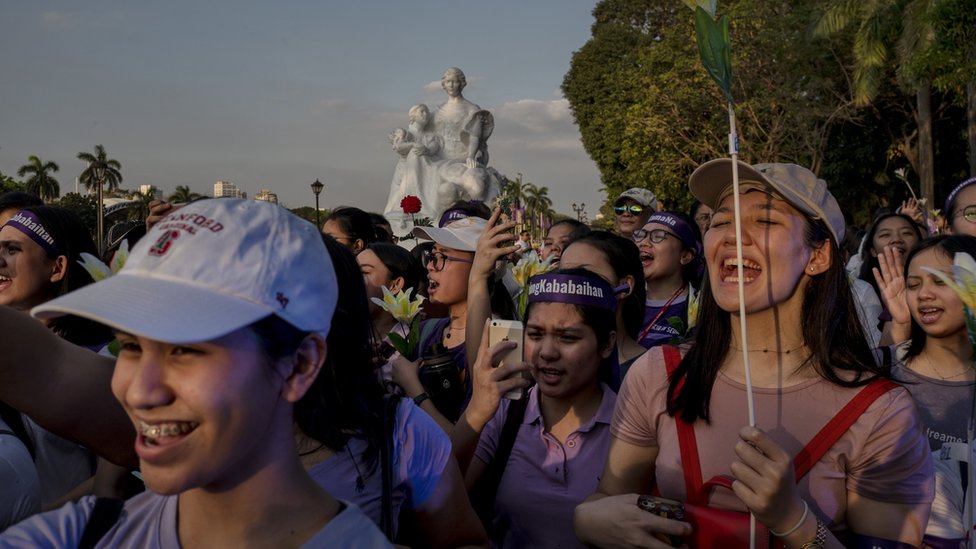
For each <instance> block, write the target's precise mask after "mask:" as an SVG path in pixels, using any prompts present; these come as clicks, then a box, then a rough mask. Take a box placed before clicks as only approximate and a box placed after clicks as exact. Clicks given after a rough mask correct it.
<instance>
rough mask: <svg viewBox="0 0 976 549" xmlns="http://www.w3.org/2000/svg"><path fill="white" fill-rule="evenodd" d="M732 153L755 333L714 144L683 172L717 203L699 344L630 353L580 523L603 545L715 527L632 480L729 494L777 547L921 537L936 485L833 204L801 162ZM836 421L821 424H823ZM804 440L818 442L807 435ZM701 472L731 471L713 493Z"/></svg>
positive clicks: (589, 539) (743, 524)
mask: <svg viewBox="0 0 976 549" xmlns="http://www.w3.org/2000/svg"><path fill="white" fill-rule="evenodd" d="M738 170H739V174H740V177H741V179H742V184H741V186H740V189H741V194H740V196H739V199H740V201H741V212H742V220H741V223H742V239H741V246H742V257H743V263H742V265H741V266H742V267H743V275H742V276H743V280H742V282H743V286H744V298H745V303H744V306H745V311H746V313H745V314H746V320H747V325H748V347H745V348H744V346H743V344H742V338H741V334H740V331H739V329H738V326H739V320H740V318H739V305H740V303H739V292H738V282H739V273H738V272H737V271H738V267H739V264H738V260H737V253H736V247H737V241H736V230H735V225H736V223H735V220H734V219H733V217H734V216H733V199H734V197H733V194H732V184H731V183H732V161H731V160H728V159H723V160H715V161H712V162H709V163H706V164H704V165H702V166H701V167H699V168H698V170H696V171H695V173H694V174H693V175H692V177H691V181H690V187H691V191H692V193H693V194H694V195H695V197H696V198H698V199H699V200H701V201H702V202H703V203H705V204H706V205H708V206H709V207H711V208H713V209H714V210H715V213H714V216H713V218H712V224H711V227H710V228H709V230H708V232H707V233H706V234H705V242H704V257H705V259H706V262H707V266H708V276H707V277H706V281H705V284H704V287H703V289H702V293H703V295H702V301H701V312H700V316H699V321H700V322H699V325H698V326H699V327H698V333H697V336H696V341H695V344H694V345H693V346H692V347H691V348H690V349H688V350H687V352H686V354H684V357H683V358H682V356H681V354H680V352H679V350H678V349H676V348H674V347H655V348H652V349H651V350H649V351H648V353H647V354H646V355H644V357H642V358H641V359H639V360H638V361H637V362H636V363H635V364H634V366H633V367H632V368H631V370H630V372H629V373H628V375H627V377H626V378H625V380H624V385H623V387H622V388H621V391H620V395H619V397H618V400H617V408H616V410H615V413H614V420H613V423H612V425H611V435H612V439H611V443H610V451H609V457H608V459H607V466H606V468H605V469H604V472H603V475H602V477H601V479H600V485H599V488H598V489H597V492H596V493H595V494H594V495H593V496H591V498H590V501H589V502H587V503H585V504H583V505H581V506H579V507H578V508H577V510H576V515H575V526H576V532H577V534H578V535H579V536H580V538H581V539H582V541H584V542H585V543H590V544H594V545H598V546H606V547H622V546H634V545H637V546H641V547H668V546H669V545H668V544H667V543H665V542H664V541H661V540H660V539H659V538H657V537H655V536H656V534H661V535H666V536H678V537H683V538H685V540H686V541H687V542H689V543H690V544H691V545H693V546H694V545H696V544H697V545H698V546H701V545H700V544H701V543H707V542H705V541H703V540H705V539H707V538H706V537H705V536H706V535H708V534H709V533H712V534H714V532H715V528H716V527H717V526H720V525H721V524H717V523H714V522H702V523H699V524H697V529H693V528H692V526H691V524H689V523H688V522H685V521H682V520H674V519H672V518H663V517H661V516H658V515H656V514H653V513H646V512H645V511H644V509H655V510H660V509H661V506H662V505H665V503H663V502H660V501H659V500H654V499H653V498H652V497H650V496H640V494H649V493H650V492H651V490H652V488H656V489H657V490H658V492H659V493H660V495H661V496H663V497H665V498H669V499H672V500H678V501H682V502H685V503H687V504H689V505H693V506H699V507H703V506H708V507H711V508H720V509H725V510H731V511H735V513H732V514H731V515H730V516H729V517H726V519H729V518H730V517H736V519H734V520H736V521H737V522H736V524H738V525H739V526H740V528H739V529H738V530H737V531H738V532H739V533H744V538H745V540H746V541H745V542H744V543H746V544H748V537H749V536H748V532H749V524H748V519H747V516H748V515H747V514H746V512H747V511H748V512H751V513H752V514H754V515H755V517H756V519H757V521H758V524H759V525H760V526H762V527H764V528H768V530H769V532H770V533H771V534H772V535H774V536H777V537H778V538H779V541H780V542H782V543H783V544H784V545H785V546H786V547H792V548H799V547H804V548H806V549H814V548H823V547H845V546H846V547H851V546H854V547H909V546H918V545H919V544H920V543H921V540H922V533H923V530H924V528H925V523H926V521H927V519H928V514H929V506H930V505H931V502H932V497H933V490H934V486H933V484H934V483H933V478H932V462H931V459H930V456H929V451H928V443H927V442H926V440H925V433H924V430H923V428H922V426H921V424H920V421H919V418H918V414H917V412H916V410H915V406H914V403H913V402H912V399H911V396H910V395H909V394H908V392H907V391H906V390H905V389H903V388H901V387H897V386H894V385H893V384H891V383H890V382H889V381H887V380H883V379H878V377H879V376H878V375H877V374H876V373H875V370H876V368H875V367H874V357H873V354H872V353H871V349H870V348H869V347H868V345H867V343H866V341H865V339H864V333H863V331H862V329H861V326H860V323H859V321H858V317H857V312H856V309H855V305H854V302H853V300H852V297H851V293H850V286H849V284H848V282H847V276H846V273H845V271H844V266H843V264H842V263H841V260H840V257H841V256H840V254H839V251H838V246H837V243H838V241H839V240H840V238H841V237H842V236H843V231H844V221H843V219H844V218H843V214H842V213H841V211H840V208H839V207H838V205H837V202H836V201H835V200H834V198H833V197H832V196H831V195H830V193H829V192H828V191H827V187H826V184H825V183H824V182H823V181H822V180H820V179H818V178H817V177H816V176H815V175H814V174H813V173H811V172H810V171H809V170H806V169H805V168H801V167H799V166H796V165H792V164H759V165H756V166H749V165H747V164H744V163H740V164H739V166H738ZM743 349H745V350H743ZM745 354H748V356H749V359H750V364H751V383H752V386H753V391H752V392H753V399H754V402H755V415H756V422H755V425H756V426H755V427H752V426H749V422H750V421H749V417H748V416H749V414H748V409H747V390H746V385H745V383H746V380H747V378H746V373H745V364H744V360H743V356H744V355H745ZM851 403H853V404H851ZM848 405H850V406H851V407H848ZM854 406H857V407H859V408H857V409H855V408H853V407H854ZM842 409H844V410H845V413H844V414H840V415H838V412H839V411H840V410H842ZM835 416H837V419H834V418H835ZM841 419H844V420H845V421H843V422H842V421H841ZM832 420H834V421H832ZM828 424H830V431H831V435H832V436H829V437H828V436H825V435H824V434H823V433H820V430H821V429H822V428H823V427H824V426H825V425H828ZM812 440H816V441H817V442H818V443H819V446H818V447H817V448H814V447H806V448H805V446H806V445H807V444H808V443H809V442H810V441H812ZM801 450H804V451H801ZM795 456H796V461H795V462H794V457H795ZM794 467H795V468H796V469H798V470H799V473H795V472H794ZM723 475H724V477H723ZM708 479H711V480H712V481H714V482H718V483H720V484H722V483H728V482H729V481H731V482H730V484H729V486H730V487H731V490H728V489H725V488H723V487H718V488H716V489H715V490H712V491H711V492H709V491H708V490H707V489H705V488H704V487H705V486H706V485H705V484H704V483H703V480H708ZM635 504H638V505H641V507H638V505H635ZM687 510H688V511H693V510H694V508H693V507H689V508H687ZM713 510H714V509H713ZM684 516H685V518H686V519H693V518H695V515H694V514H692V513H690V512H689V513H686V514H685V515H684ZM695 520H697V519H695ZM729 523H730V521H729V520H724V521H723V524H725V525H728V524H729ZM740 539H742V538H740ZM763 541H764V542H768V540H763ZM628 543H629V544H631V545H628ZM736 545H737V544H736V543H733V542H728V546H736Z"/></svg>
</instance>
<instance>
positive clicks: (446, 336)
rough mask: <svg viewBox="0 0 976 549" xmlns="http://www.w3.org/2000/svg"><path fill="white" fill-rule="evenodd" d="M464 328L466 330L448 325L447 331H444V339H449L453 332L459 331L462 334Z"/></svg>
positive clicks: (462, 327)
mask: <svg viewBox="0 0 976 549" xmlns="http://www.w3.org/2000/svg"><path fill="white" fill-rule="evenodd" d="M464 328H466V326H460V327H457V328H455V327H454V326H451V325H450V324H448V325H447V329H445V330H444V337H445V338H447V339H451V332H453V331H454V330H461V331H462V332H463V331H464Z"/></svg>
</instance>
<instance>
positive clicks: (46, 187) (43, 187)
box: [17, 155, 61, 202]
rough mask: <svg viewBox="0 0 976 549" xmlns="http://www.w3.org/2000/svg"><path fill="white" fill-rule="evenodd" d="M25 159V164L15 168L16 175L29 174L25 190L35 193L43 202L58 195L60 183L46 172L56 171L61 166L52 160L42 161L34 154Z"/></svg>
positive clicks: (59, 193)
mask: <svg viewBox="0 0 976 549" xmlns="http://www.w3.org/2000/svg"><path fill="white" fill-rule="evenodd" d="M27 161H28V163H27V164H24V165H23V166H21V167H20V169H19V170H17V175H19V176H20V177H24V176H25V175H27V174H31V176H30V179H28V180H27V181H26V184H27V192H29V193H34V194H36V195H37V196H39V197H41V199H42V200H44V201H45V202H49V201H51V200H54V199H56V198H57V197H58V196H60V195H61V185H60V184H58V180H57V179H55V178H54V177H52V176H51V174H49V173H48V172H56V171H58V170H60V169H61V168H59V167H58V165H57V164H55V163H54V162H43V161H42V160H41V159H40V158H38V157H36V156H34V155H30V156H29V157H27Z"/></svg>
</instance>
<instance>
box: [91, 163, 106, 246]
mask: <svg viewBox="0 0 976 549" xmlns="http://www.w3.org/2000/svg"><path fill="white" fill-rule="evenodd" d="M105 168H106V166H105V163H104V162H101V161H95V162H93V163H92V165H91V173H92V177H94V178H95V185H97V187H98V190H97V191H96V194H95V196H96V200H97V204H96V207H95V219H96V226H95V233H96V234H95V238H96V239H97V242H96V244H97V245H98V246H97V247H98V256H99V258H101V256H102V254H104V253H105V204H104V202H103V201H102V185H103V184H104V183H105Z"/></svg>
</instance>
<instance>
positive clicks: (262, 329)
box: [252, 237, 384, 467]
mask: <svg viewBox="0 0 976 549" xmlns="http://www.w3.org/2000/svg"><path fill="white" fill-rule="evenodd" d="M323 241H324V242H325V246H326V248H327V249H328V250H329V255H330V256H331V257H332V265H333V267H334V268H335V272H336V281H337V284H338V298H339V299H338V302H337V303H336V310H335V314H334V315H333V317H332V327H331V328H330V330H329V334H328V336H327V344H328V355H327V356H326V360H325V364H324V365H323V367H322V372H321V373H319V376H318V377H317V378H316V379H315V381H314V382H313V383H312V386H311V387H310V388H309V390H308V392H307V393H305V396H303V397H302V398H301V400H299V401H298V402H297V403H296V404H295V412H294V414H295V423H296V424H297V425H298V428H299V429H300V430H301V431H302V433H304V434H305V435H306V436H308V437H310V438H313V439H315V440H316V441H318V442H319V443H321V444H322V445H324V446H326V447H328V448H329V449H331V450H332V451H335V452H338V451H340V450H342V448H343V447H344V446H345V445H346V443H347V442H348V441H349V438H350V437H358V438H363V439H365V440H366V441H367V443H368V444H367V450H366V453H365V454H364V459H366V460H367V462H368V463H370V464H371V465H370V467H374V466H375V463H376V451H377V449H378V448H379V444H380V443H381V442H382V438H381V437H382V436H383V433H384V430H383V427H382V419H381V414H380V413H379V410H381V406H382V402H383V389H382V387H381V386H380V384H379V380H378V379H377V378H376V374H375V372H374V371H373V342H372V334H373V329H372V324H371V322H370V317H369V309H368V307H367V305H366V286H365V285H364V282H363V276H362V274H361V272H360V270H359V265H358V264H357V263H356V259H355V257H354V256H353V255H352V252H350V251H349V249H348V248H346V247H345V246H342V245H341V244H339V243H338V242H336V241H335V240H333V239H331V238H328V237H323ZM252 327H253V328H254V331H255V333H257V334H258V336H259V337H260V338H261V339H262V340H263V341H264V346H265V351H266V353H267V354H268V356H269V357H270V358H272V359H273V358H277V357H280V356H285V355H287V354H290V353H294V352H295V350H296V349H297V348H298V344H299V343H301V341H302V339H303V338H304V337H305V335H307V334H305V333H302V332H301V331H299V330H297V329H296V328H294V327H293V326H291V325H290V324H288V323H287V322H285V321H283V320H281V319H279V318H278V317H275V316H272V317H268V318H266V319H264V320H262V321H259V322H257V323H256V324H254V325H253V326H252Z"/></svg>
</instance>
